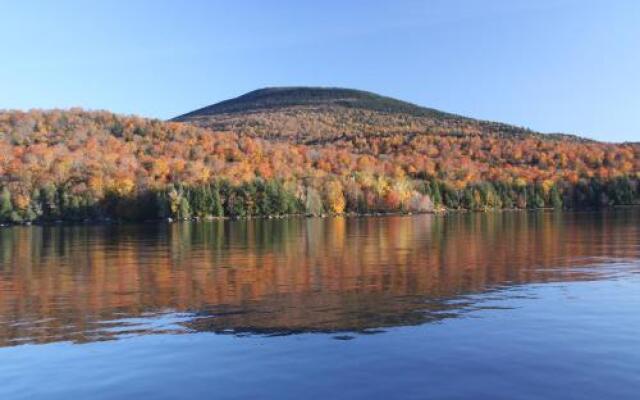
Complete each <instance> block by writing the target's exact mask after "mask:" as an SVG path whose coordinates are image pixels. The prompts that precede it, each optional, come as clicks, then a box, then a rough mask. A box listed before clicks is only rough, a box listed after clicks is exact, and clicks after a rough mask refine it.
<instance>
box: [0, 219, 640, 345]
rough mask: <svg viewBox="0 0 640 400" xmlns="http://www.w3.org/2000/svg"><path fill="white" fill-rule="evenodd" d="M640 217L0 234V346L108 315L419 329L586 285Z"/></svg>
mask: <svg viewBox="0 0 640 400" xmlns="http://www.w3.org/2000/svg"><path fill="white" fill-rule="evenodd" d="M638 219H639V218H638V213H637V211H634V210H626V211H620V212H615V213H607V214H588V213H583V214H552V213H544V214H527V213H514V214H510V213H505V214H495V215H481V214H472V215H458V216H449V217H445V218H443V217H434V216H416V217H385V218H353V219H346V218H333V219H324V220H323V219H288V220H277V221H271V220H255V221H246V222H241V221H236V222H229V221H225V222H213V223H201V224H174V225H140V226H110V227H109V226H103V227H52V228H39V227H33V228H13V229H5V230H2V231H0V240H1V242H0V322H1V323H0V345H11V344H14V343H19V342H49V341H58V340H76V341H86V340H95V339H100V338H105V337H109V335H110V332H111V331H110V330H109V329H107V328H106V327H108V328H110V329H111V328H114V327H118V323H117V322H111V323H110V322H109V321H113V320H118V319H121V318H129V317H137V316H141V315H147V314H148V313H151V314H153V313H158V312H164V311H168V310H171V311H176V312H189V313H193V314H189V315H192V316H194V317H195V318H187V320H186V322H184V323H183V325H184V326H186V327H188V328H190V329H193V330H197V331H228V330H232V331H248V332H263V333H273V332H275V333H288V332H306V331H361V330H367V329H376V328H381V327H388V326H398V325H408V324H420V323H424V322H428V321H432V320H438V319H441V318H444V317H452V316H456V315H458V314H459V312H461V310H464V309H465V308H466V307H467V306H469V304H467V305H466V306H465V305H464V304H463V305H461V304H460V303H459V302H453V301H452V300H454V301H455V300H456V299H460V298H466V295H468V294H474V293H482V292H483V291H486V290H490V289H494V288H497V287H505V286H507V287H508V286H511V285H516V284H522V283H529V282H547V281H564V280H582V279H593V278H597V277H598V276H599V274H600V273H602V270H599V269H597V268H595V267H593V268H577V267H585V266H587V267H588V266H592V265H595V264H598V263H600V264H601V263H603V262H608V261H611V260H613V259H632V260H637V258H638V256H639V254H638V252H639V250H638V244H637V240H638V239H637V238H638V237H640V235H639V233H640V232H639V229H638ZM469 301H471V302H473V300H469ZM471 306H472V304H471ZM132 331H135V330H133V329H132ZM144 331H145V329H144V328H142V329H141V332H135V333H144Z"/></svg>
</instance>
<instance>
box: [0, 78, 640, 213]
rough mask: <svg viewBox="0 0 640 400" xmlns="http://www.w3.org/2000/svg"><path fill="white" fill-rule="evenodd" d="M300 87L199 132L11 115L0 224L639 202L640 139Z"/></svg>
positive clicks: (2, 163) (129, 120) (119, 119)
mask: <svg viewBox="0 0 640 400" xmlns="http://www.w3.org/2000/svg"><path fill="white" fill-rule="evenodd" d="M290 90H291V89H286V90H283V91H280V90H269V91H267V92H264V91H263V92H258V93H257V94H256V93H254V94H253V95H251V96H248V100H247V98H245V99H244V100H242V102H237V101H231V102H230V103H229V102H227V103H225V104H224V105H222V106H219V107H218V108H217V111H216V109H215V108H216V107H214V110H213V111H211V112H214V114H210V115H208V114H202V113H200V112H198V113H196V114H192V115H191V117H188V118H187V117H184V118H181V119H184V120H187V121H189V122H191V123H192V124H189V123H182V122H163V121H159V120H153V119H146V118H140V117H135V116H121V115H115V114H112V113H109V112H87V111H83V110H78V109H73V110H66V111H62V110H53V111H30V112H20V111H6V112H2V111H0V223H3V222H29V221H41V220H45V221H46V220H49V221H50V220H84V219H95V218H118V219H129V220H140V219H149V218H157V217H174V218H188V217H192V216H197V217H207V216H232V217H247V216H255V215H274V214H290V213H311V214H322V213H343V212H359V213H368V212H388V211H412V212H415V211H432V210H434V209H470V210H488V209H513V208H520V209H523V208H541V207H553V208H560V207H567V208H576V207H602V206H611V205H629V204H640V145H638V144H630V143H627V144H610V143H598V142H592V141H584V140H578V139H576V138H572V137H564V136H553V137H551V136H548V135H541V134H538V133H534V132H530V131H526V130H522V129H519V128H515V127H512V126H509V125H505V124H499V123H491V122H483V121H476V120H472V119H468V118H464V117H458V116H454V115H451V114H446V113H441V112H438V111H434V110H429V109H421V108H419V107H417V106H413V105H410V104H407V103H401V102H397V101H395V100H390V99H386V98H380V97H376V96H375V95H372V94H368V93H363V92H352V91H337V94H336V90H335V89H321V90H318V89H310V90H311V93H315V94H317V96H316V95H309V94H305V93H306V92H305V91H304V90H302V89H294V92H293V93H295V94H296V96H291V95H284V94H283V93H291V92H290ZM264 96H266V98H265V97H264ZM282 96H284V97H282ZM241 106H242V107H241ZM243 107H245V108H243ZM220 110H224V113H222V114H216V113H217V112H220ZM231 110H235V111H233V112H231ZM243 110H246V111H243ZM201 117H202V118H204V119H198V118H201ZM210 118H213V119H214V126H213V127H214V128H216V125H215V124H218V125H219V126H220V127H222V128H224V129H221V130H222V132H216V131H215V130H212V129H209V128H208V127H209V126H210V125H211V121H212V120H211V119H210ZM193 123H196V124H201V125H204V127H200V126H194V125H193Z"/></svg>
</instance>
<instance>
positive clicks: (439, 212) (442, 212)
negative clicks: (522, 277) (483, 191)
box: [0, 204, 640, 228]
mask: <svg viewBox="0 0 640 400" xmlns="http://www.w3.org/2000/svg"><path fill="white" fill-rule="evenodd" d="M617 209H640V204H628V205H613V206H607V207H602V208H569V209H561V210H558V209H554V208H550V207H545V208H531V209H521V208H508V209H506V208H503V209H488V210H467V209H450V210H434V211H428V212H374V213H353V212H348V213H340V214H335V213H326V214H319V215H312V214H282V215H254V216H234V217H229V216H224V217H204V218H199V217H192V218H183V219H180V218H156V219H148V220H143V221H128V220H116V219H110V218H104V219H87V220H84V221H77V220H75V221H74V220H57V221H32V222H20V223H1V224H0V228H13V227H29V226H41V227H52V226H106V225H144V224H151V223H155V224H158V223H164V224H169V225H170V224H177V223H185V222H191V223H198V222H214V221H251V220H282V219H327V218H337V217H343V218H380V217H398V216H399V217H410V216H418V215H435V216H443V217H445V216H447V215H455V214H458V215H459V214H502V213H531V212H535V213H540V212H585V211H588V212H598V211H602V212H606V211H611V210H617Z"/></svg>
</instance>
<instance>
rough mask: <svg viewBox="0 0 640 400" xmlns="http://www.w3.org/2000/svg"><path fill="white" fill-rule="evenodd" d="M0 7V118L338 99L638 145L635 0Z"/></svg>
mask: <svg viewBox="0 0 640 400" xmlns="http://www.w3.org/2000/svg"><path fill="white" fill-rule="evenodd" d="M0 1H1V3H0V4H1V8H0V10H1V12H2V24H0V35H1V37H2V44H3V45H2V58H0V108H9V109H16V108H17V109H29V108H68V107H72V106H80V107H83V108H88V109H108V110H112V111H115V112H118V113H127V114H139V115H142V116H149V117H158V118H170V117H172V116H175V115H178V114H181V113H184V112H187V111H190V110H193V109H195V108H198V107H201V106H204V105H207V104H211V103H214V102H217V101H220V100H223V99H226V98H229V97H233V96H237V95H240V94H242V93H243V92H246V91H249V90H252V89H256V88H259V87H264V86H281V85H318V86H344V87H352V88H358V89H365V90H370V91H374V92H378V93H381V94H385V95H389V96H393V97H397V98H400V99H404V100H408V101H411V102H414V103H417V104H421V105H425V106H429V107H435V108H439V109H442V110H446V111H450V112H455V113H459V114H464V115H468V116H472V117H477V118H482V119H490V120H498V121H504V122H509V123H514V124H517V125H521V126H527V127H530V128H533V129H537V130H541V131H544V132H559V131H561V132H569V133H578V134H582V135H584V136H589V137H593V138H598V139H601V140H608V141H623V140H635V141H640V1H637V0H619V1H616V0H609V1H590V0H548V1H541V0H530V1H518V0H502V1H501V0H495V1H491V0H485V1H479V0H478V1H476V0H467V1H465V0H437V1H436V0H434V1H427V0H424V1H399V0H394V1H384V2H382V1H373V0H370V1H344V0H343V1H326V0H325V1H302V0H299V1H293V0H292V1H241V0H235V1H230V0H229V1H224V2H223V1H219V2H217V1H186V0H184V1H162V0H154V1H135V0H131V1H127V2H125V1H116V0H112V1H102V2H100V4H98V2H97V1H77V2H72V1H39V2H38V1H27V0H23V1H7V0H5V1H2V0H0Z"/></svg>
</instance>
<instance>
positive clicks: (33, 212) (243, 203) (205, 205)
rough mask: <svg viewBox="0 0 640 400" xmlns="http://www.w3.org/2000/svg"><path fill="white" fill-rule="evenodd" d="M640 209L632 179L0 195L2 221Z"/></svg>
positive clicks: (639, 187)
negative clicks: (403, 192) (380, 188)
mask: <svg viewBox="0 0 640 400" xmlns="http://www.w3.org/2000/svg"><path fill="white" fill-rule="evenodd" d="M623 205H640V182H639V180H638V179H635V178H630V177H620V178H617V179H614V180H610V181H606V182H603V181H600V180H597V179H591V180H584V181H581V182H579V183H578V184H577V185H571V184H567V183H563V184H549V183H539V184H538V183H536V184H525V183H522V182H520V183H501V182H497V183H492V182H482V183H478V184H473V185H469V186H467V187H466V188H463V189H456V188H453V187H452V186H451V185H449V184H447V183H446V182H441V181H437V180H432V181H414V182H412V189H411V191H410V193H409V195H408V196H405V197H404V198H401V197H399V196H396V195H395V192H393V191H391V190H388V191H387V192H386V193H384V192H383V193H378V194H375V193H373V192H368V191H366V190H361V189H360V188H357V189H356V190H354V188H353V187H350V185H349V183H348V182H347V183H346V184H342V183H340V182H338V181H333V182H331V183H329V184H325V185H324V186H323V187H322V188H321V189H320V190H318V189H317V188H315V187H313V186H310V185H305V184H303V183H300V184H294V183H284V182H281V181H277V180H270V181H265V180H262V179H255V180H253V181H250V182H245V183H243V184H241V185H235V186H234V185H232V184H231V183H230V182H228V181H225V180H222V181H219V182H218V181H214V182H212V183H210V184H206V185H198V186H187V185H182V184H171V185H169V186H168V187H167V188H164V189H161V190H147V191H144V192H140V193H137V194H135V195H127V196H121V195H119V194H118V193H116V192H110V193H108V194H107V195H106V196H105V197H104V198H103V199H101V200H96V199H94V198H92V197H91V196H88V195H87V193H79V194H74V193H70V192H68V191H66V190H64V188H55V187H53V186H51V185H49V186H46V187H44V188H42V189H38V190H36V191H34V193H33V194H32V196H30V200H29V203H28V204H16V203H15V202H14V201H13V200H12V196H11V192H10V191H9V189H8V188H7V187H4V188H2V189H1V190H0V222H2V223H25V222H54V221H84V220H93V221H95V220H121V221H144V220H154V219H166V218H172V219H179V220H185V219H205V218H222V217H231V218H247V217H273V216H285V215H296V214H298V215H313V216H319V215H325V214H343V213H357V214H367V213H389V212H434V211H445V210H469V211H490V210H513V209H556V210H560V209H600V208H605V207H611V206H623Z"/></svg>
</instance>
